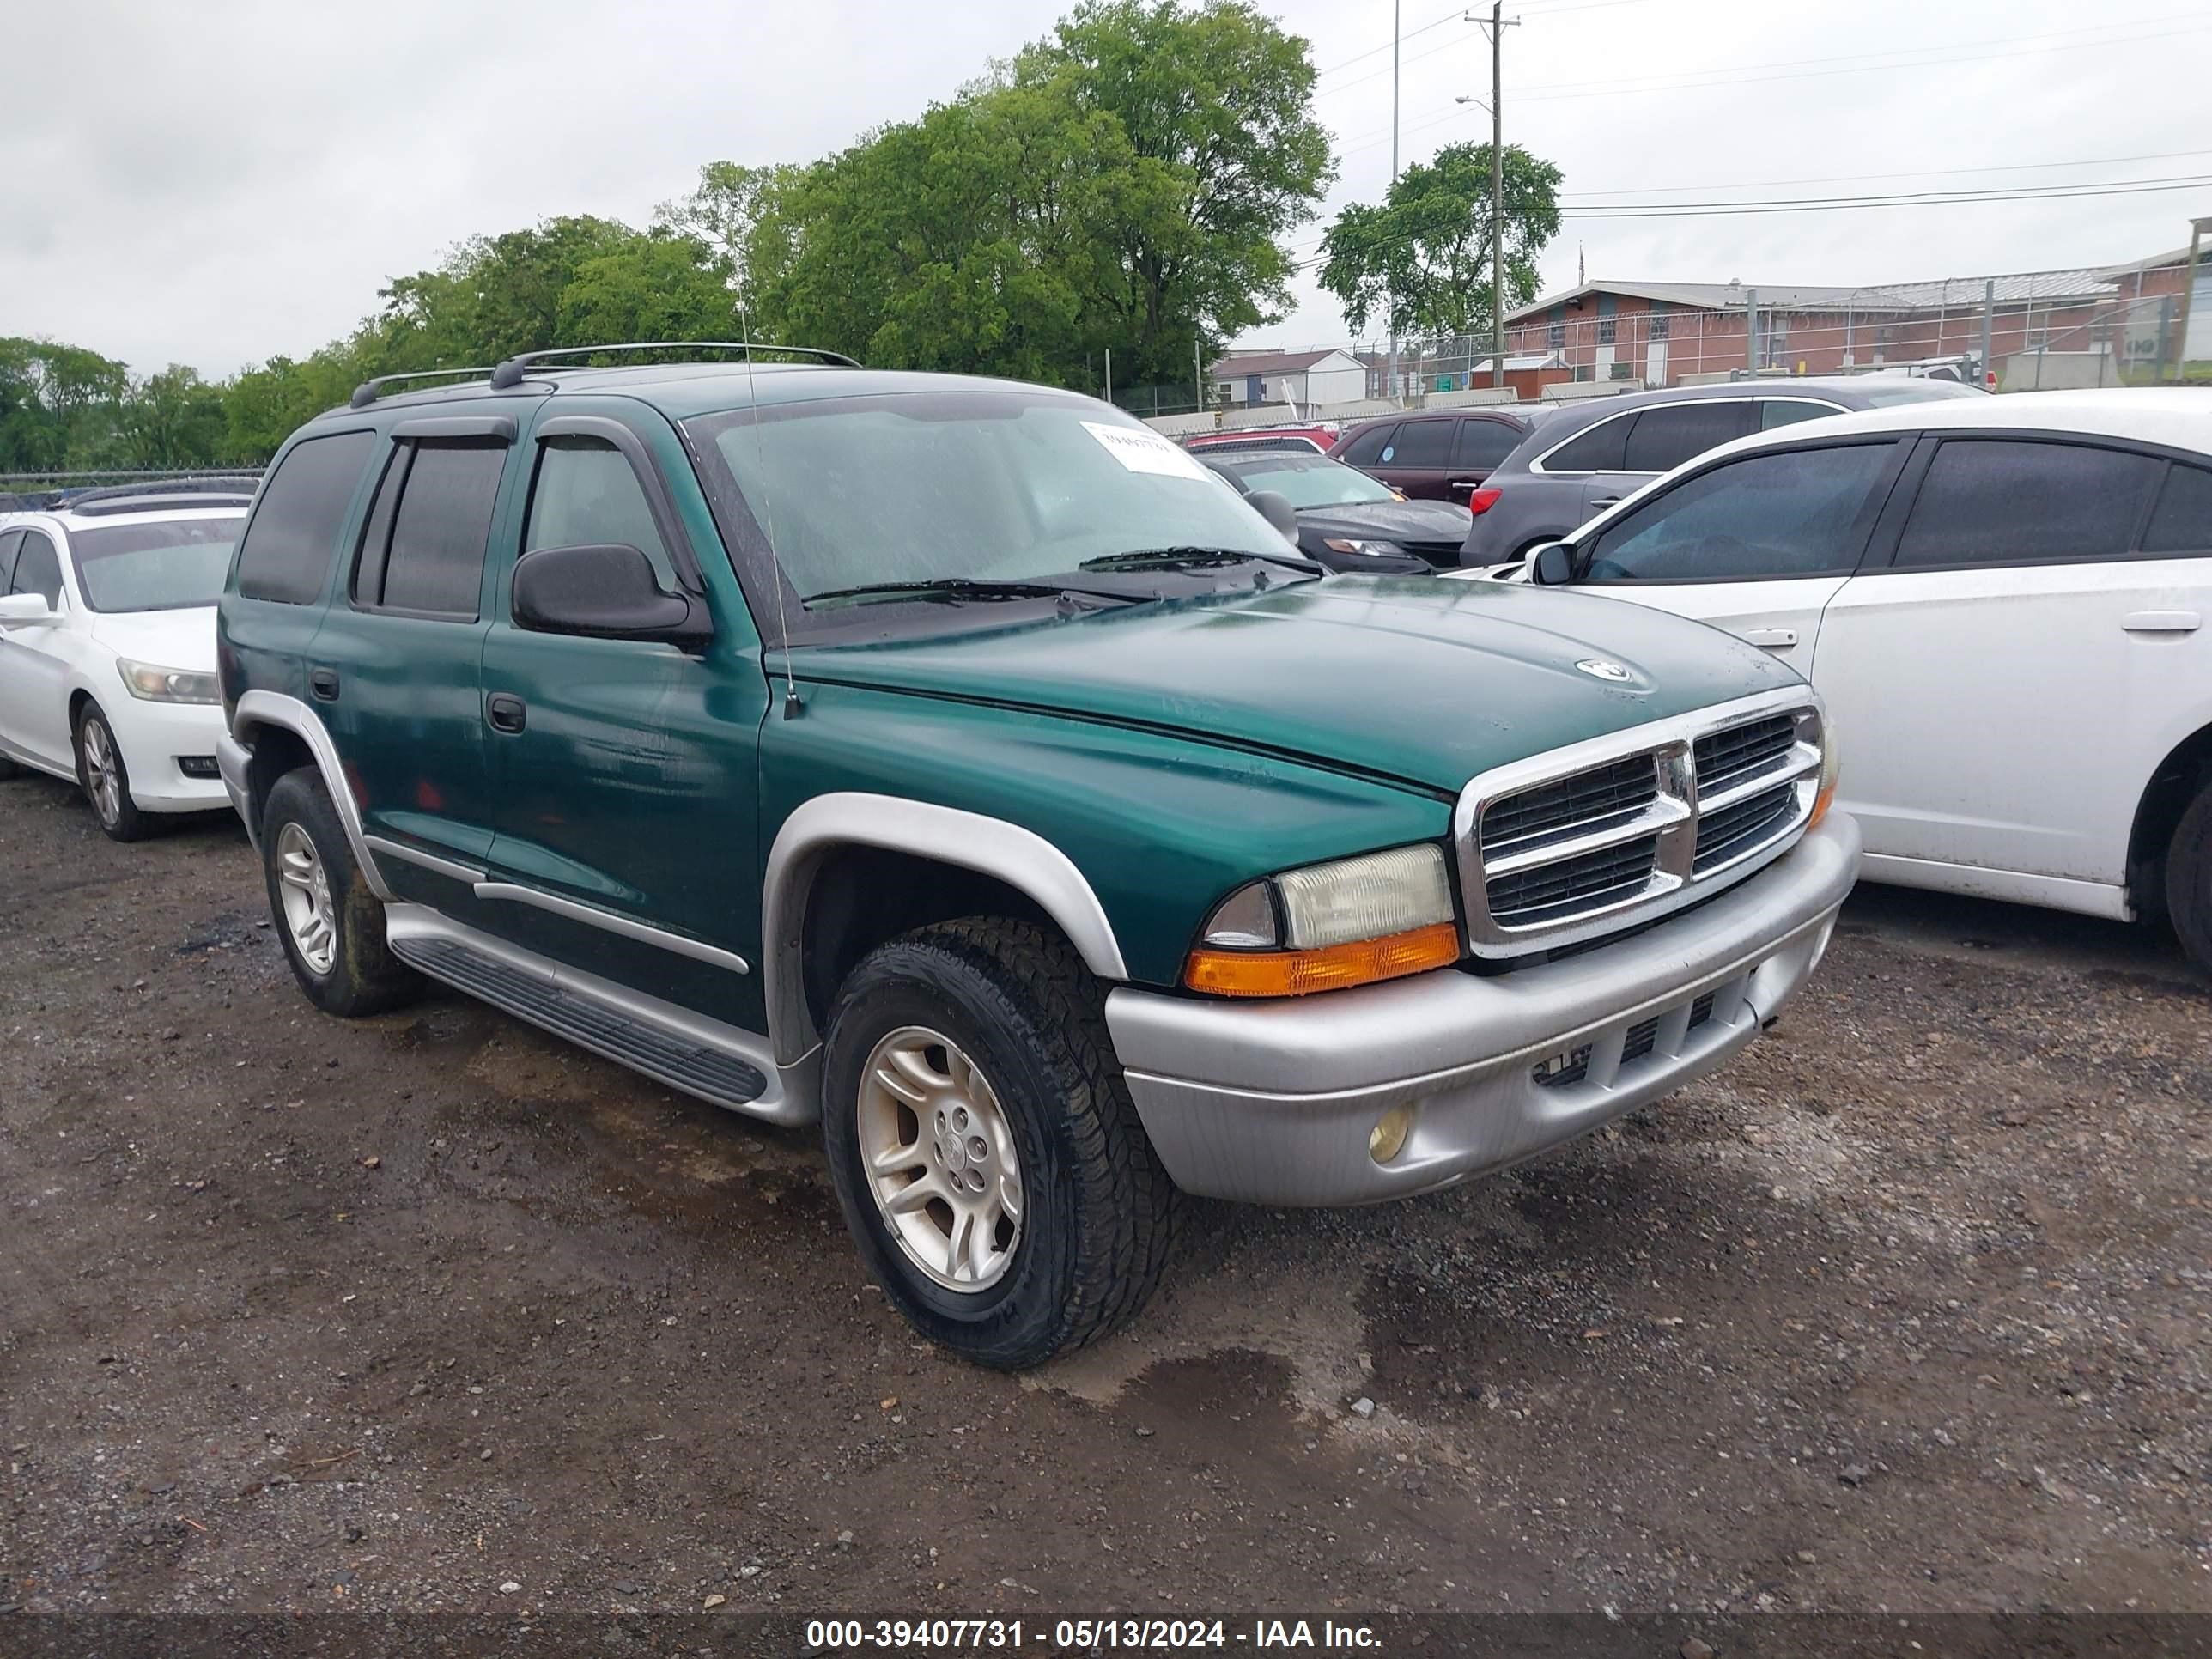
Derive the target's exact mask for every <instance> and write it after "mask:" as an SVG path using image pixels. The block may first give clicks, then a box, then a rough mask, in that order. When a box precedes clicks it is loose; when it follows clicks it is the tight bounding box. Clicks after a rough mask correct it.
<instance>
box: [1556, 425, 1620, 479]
mask: <svg viewBox="0 0 2212 1659" xmlns="http://www.w3.org/2000/svg"><path fill="white" fill-rule="evenodd" d="M1635 418H1636V417H1635V416H1633V415H1616V416H1613V418H1612V419H1610V420H1605V421H1600V422H1598V423H1597V424H1596V425H1595V426H1594V427H1592V428H1590V429H1589V431H1587V432H1583V433H1581V434H1578V435H1577V436H1575V437H1572V438H1570V439H1568V440H1567V441H1566V442H1565V443H1563V444H1561V445H1560V446H1559V447H1558V448H1557V449H1555V450H1553V452H1552V453H1550V454H1549V455H1547V456H1546V457H1545V458H1544V471H1547V472H1618V471H1620V461H1621V455H1622V453H1623V451H1624V450H1625V449H1626V447H1627V444H1628V427H1629V423H1630V422H1632V421H1633V420H1634V419H1635Z"/></svg>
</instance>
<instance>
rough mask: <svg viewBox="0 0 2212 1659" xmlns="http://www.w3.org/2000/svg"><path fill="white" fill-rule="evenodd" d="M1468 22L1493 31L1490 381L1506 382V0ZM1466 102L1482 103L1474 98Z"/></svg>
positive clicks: (1493, 3)
mask: <svg viewBox="0 0 2212 1659" xmlns="http://www.w3.org/2000/svg"><path fill="white" fill-rule="evenodd" d="M1466 16H1467V21H1468V22H1470V23H1473V24H1474V25H1475V26H1476V27H1483V28H1487V29H1488V31H1489V33H1490V383H1491V385H1492V386H1504V384H1505V52H1504V42H1505V31H1506V30H1507V29H1509V28H1510V27H1514V26H1515V25H1516V24H1518V23H1519V22H1520V21H1521V20H1520V19H1519V18H1517V17H1516V18H1515V19H1514V20H1513V22H1512V23H1508V22H1507V21H1505V0H1490V21H1488V23H1485V22H1484V21H1483V20H1482V18H1481V16H1480V15H1479V14H1477V13H1475V12H1468V13H1467V14H1466ZM1459 101H1460V102H1461V103H1462V104H1480V100H1478V99H1474V98H1462V99H1461V100H1459Z"/></svg>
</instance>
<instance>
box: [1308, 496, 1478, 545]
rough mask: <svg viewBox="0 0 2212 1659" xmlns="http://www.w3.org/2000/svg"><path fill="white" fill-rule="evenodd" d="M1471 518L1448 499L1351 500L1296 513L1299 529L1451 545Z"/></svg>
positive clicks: (1462, 536)
mask: <svg viewBox="0 0 2212 1659" xmlns="http://www.w3.org/2000/svg"><path fill="white" fill-rule="evenodd" d="M1473 522H1474V515H1473V514H1472V513H1469V512H1468V510H1467V509H1466V508H1465V507H1454V506H1452V505H1451V504H1450V503H1449V501H1353V502H1347V503H1345V504H1343V505H1340V506H1336V507H1308V508H1306V509H1305V510H1304V512H1302V513H1299V514H1298V526H1299V528H1300V529H1303V530H1316V531H1319V532H1321V533H1322V535H1325V536H1346V537H1364V538H1373V539H1377V540H1380V539H1384V538H1387V539H1389V540H1390V541H1394V542H1399V541H1406V542H1449V543H1450V544H1452V545H1453V546H1454V547H1457V546H1458V545H1459V544H1460V543H1461V542H1462V541H1464V540H1465V539H1466V538H1467V527H1468V525H1470V524H1472V523H1473Z"/></svg>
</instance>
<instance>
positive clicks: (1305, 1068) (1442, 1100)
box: [1106, 813, 1859, 1204]
mask: <svg viewBox="0 0 2212 1659" xmlns="http://www.w3.org/2000/svg"><path fill="white" fill-rule="evenodd" d="M1858 856H1859V836H1858V827H1857V824H1855V823H1852V822H1851V821H1850V819H1849V818H1848V817H1844V816H1843V815H1841V814H1838V813H1831V814H1829V816H1828V817H1827V818H1826V820H1824V821H1823V822H1822V823H1821V824H1820V826H1819V827H1818V828H1817V829H1814V830H1813V831H1812V832H1811V833H1809V834H1808V835H1807V836H1804V837H1803V839H1802V840H1801V841H1800V842H1798V843H1797V845H1796V847H1794V848H1791V849H1790V852H1789V853H1788V854H1785V855H1784V856H1783V857H1782V858H1780V859H1778V860H1775V861H1774V862H1773V863H1772V864H1771V865H1770V866H1767V867H1766V868H1765V869H1764V870H1762V871H1760V872H1759V873H1758V874H1757V875H1756V876H1754V877H1752V878H1749V879H1747V880H1746V881H1745V882H1743V883H1742V884H1740V885H1738V886H1736V887H1734V888H1731V889H1730V890H1728V891H1726V892H1724V893H1723V894H1721V895H1720V896H1717V897H1716V898H1713V899H1712V900H1711V901H1710V902H1707V903H1705V904H1704V905H1701V906H1699V908H1697V909H1695V910H1693V911H1691V912H1689V913H1688V914H1686V915H1677V916H1674V917H1671V918H1669V919H1668V920H1667V921H1662V922H1661V923H1660V924H1659V925H1657V926H1656V927H1651V928H1649V929H1647V930H1646V931H1645V932H1644V933H1639V934H1637V935H1636V936H1635V937H1633V938H1632V939H1623V940H1620V941H1619V942H1617V943H1613V944H1609V945H1602V946H1600V947H1598V948H1596V949H1594V950H1591V951H1586V952H1584V953H1583V954H1582V955H1580V956H1577V957H1570V958H1569V959H1567V960H1566V961H1564V962H1559V963H1547V964H1544V965H1542V966H1540V967H1532V968H1524V969H1520V970H1518V971H1517V972H1515V973H1512V974H1509V975H1501V976H1498V977H1493V978H1485V977H1482V976H1479V975H1473V974H1468V973H1462V972H1460V971H1457V970H1455V969H1447V970H1439V971H1437V972H1434V973H1429V974H1423V975H1418V976H1416V977H1414V978H1412V979H1407V980H1401V981H1396V982H1395V983H1392V984H1389V985H1377V986H1371V987H1365V988H1363V989H1360V990H1356V991H1337V992H1330V993H1328V994H1323V995H1321V996H1316V997H1311V998H1305V999H1296V1000H1283V1001H1279V1002H1265V1003H1237V1002H1225V1001H1218V1000H1199V999H1195V998H1188V997H1170V996H1162V995H1159V994H1156V993H1152V992H1145V991H1137V990H1133V989H1129V988H1127V987H1123V988H1121V989H1118V990H1116V991H1115V992H1114V993H1113V994H1111V995H1110V996H1109V998H1108V999H1107V1003H1106V1018H1107V1024H1108V1026H1109V1030H1111V1032H1112V1034H1113V1037H1114V1045H1115V1053H1116V1054H1117V1055H1118V1057H1119V1058H1120V1060H1121V1064H1122V1066H1123V1067H1124V1068H1125V1070H1126V1072H1127V1078H1128V1084H1129V1091H1130V1093H1131V1096H1132V1097H1133V1099H1134V1100H1135V1103H1136V1106H1137V1110H1138V1113H1139V1115H1140V1116H1141V1117H1142V1118H1143V1120H1144V1124H1145V1128H1146V1133H1148V1134H1149V1135H1150V1136H1151V1138H1152V1144H1153V1146H1155V1147H1156V1148H1157V1149H1158V1152H1159V1154H1160V1158H1161V1159H1162V1161H1163V1162H1164V1164H1166V1166H1167V1170H1168V1173H1169V1174H1170V1176H1173V1177H1174V1178H1175V1180H1176V1183H1177V1184H1178V1185H1179V1186H1181V1187H1182V1188H1184V1189H1185V1190H1187V1191H1189V1192H1194V1193H1198V1194H1204V1195H1206V1196H1210V1197H1217V1198H1231V1199H1242V1200H1248V1201H1251V1202H1255V1203H1267V1204H1357V1203H1364V1202H1369V1201H1371V1200H1378V1199H1385V1198H1396V1197H1403V1196H1407V1195H1409V1194H1414V1193H1419V1192H1425V1191H1428V1190H1431V1188H1437V1187H1444V1186H1449V1185H1451V1184H1452V1183H1454V1182H1458V1181H1462V1180H1465V1179H1467V1178H1468V1177H1469V1176H1474V1175H1480V1174H1483V1173H1486V1172H1488V1171H1491V1170H1497V1169H1501V1168H1503V1167H1504V1166H1505V1165H1507V1164H1512V1163H1516V1162H1518V1161H1519V1160H1521V1159H1522V1158H1528V1157H1529V1156H1532V1155H1533V1154H1534V1153H1537V1152H1542V1151H1544V1150H1546V1149H1547V1148H1548V1147H1551V1146H1556V1145H1558V1144H1559V1143H1560V1142H1562V1141H1565V1140H1568V1139H1572V1138H1573V1137H1575V1136H1577V1135H1579V1134H1583V1133H1587V1132H1588V1131H1589V1130H1591V1129H1594V1128H1595V1127H1598V1126H1599V1125H1600V1124H1601V1123H1604V1122H1605V1121H1607V1120H1609V1119H1611V1118H1613V1117H1617V1116H1619V1115H1620V1114H1621V1113H1623V1112H1626V1111H1630V1110H1632V1109H1634V1108H1636V1107H1638V1106H1640V1105H1644V1104H1645V1103H1648V1102H1650V1101H1652V1100H1656V1099H1657V1098H1658V1097H1661V1096H1662V1095H1665V1094H1668V1093H1669V1092H1671V1091H1673V1090H1674V1089H1676V1088H1679V1087H1680V1086H1681V1085H1683V1084H1685V1083H1686V1082H1689V1081H1690V1080H1691V1079H1693V1078H1696V1077H1698V1076H1700V1075H1702V1074H1703V1073H1705V1072H1707V1071H1710V1070H1711V1069H1712V1068H1713V1067H1714V1066H1717V1065H1719V1064H1720V1063H1721V1062H1722V1061H1723V1060H1725V1059H1726V1058H1727V1057H1728V1056H1729V1054H1733V1053H1735V1050H1736V1049H1738V1048H1741V1047H1742V1046H1743V1045H1744V1044H1746V1043H1747V1042H1750V1041H1751V1039H1752V1038H1753V1036H1756V1035H1758V1032H1759V1027H1760V1024H1762V1022H1764V1021H1765V1019H1767V1018H1769V1017H1771V1015H1772V1014H1773V1013H1774V1012H1775V1011H1776V1009H1778V1007H1779V1006H1781V1005H1782V1003H1783V1002H1784V1000H1787V999H1788V997H1789V996H1790V994H1791V993H1793V992H1794V991H1796V988H1797V987H1798V986H1799V985H1801V984H1802V983H1803V981H1804V980H1805V977H1806V975H1808V974H1809V973H1811V971H1812V970H1813V968H1814V965H1815V964H1816V963H1818V962H1819V960H1820V955H1821V953H1822V951H1825V950H1826V946H1827V942H1828V937H1829V933H1830V932H1831V931H1832V928H1833V926H1834V923H1835V915H1836V910H1837V908H1838V906H1839V905H1840V904H1841V903H1842V902H1843V899H1844V894H1845V893H1847V892H1848V891H1850V886H1851V883H1852V880H1853V878H1854V877H1855V876H1856V874H1857V868H1858ZM1707 993H1711V994H1712V996H1713V999H1714V1000H1713V1004H1712V1012H1711V1018H1708V1019H1707V1020H1706V1021H1705V1022H1704V1023H1703V1024H1699V1025H1698V1026H1696V1027H1694V1028H1692V1026H1691V1025H1690V1023H1689V1022H1690V1018H1691V1009H1692V1004H1693V1003H1695V1002H1696V1001H1697V1000H1698V999H1699V998H1700V997H1702V996H1704V995H1705V994H1707ZM1654 1021H1656V1035H1655V1036H1654V1037H1653V1039H1652V1042H1651V1046H1650V1050H1649V1051H1648V1052H1646V1053H1644V1054H1641V1055H1639V1056H1634V1057H1630V1058H1627V1059H1624V1048H1625V1047H1626V1042H1627V1039H1628V1037H1629V1035H1630V1033H1631V1032H1632V1030H1634V1029H1635V1028H1637V1027H1638V1026H1640V1025H1643V1024H1646V1023H1648V1022H1654ZM1584 1048H1587V1049H1588V1050H1589V1054H1588V1056H1587V1060H1586V1064H1587V1073H1586V1076H1585V1077H1584V1079H1583V1080H1582V1081H1580V1082H1576V1083H1571V1084H1567V1085H1559V1086H1550V1087H1547V1086H1545V1085H1540V1084H1538V1083H1537V1082H1536V1081H1535V1080H1534V1076H1533V1072H1534V1067H1536V1066H1539V1065H1541V1064H1544V1063H1545V1062H1547V1061H1550V1060H1557V1059H1560V1058H1563V1057H1565V1056H1569V1055H1572V1054H1577V1053H1578V1052H1580V1051H1581V1050H1583V1049H1584ZM1401 1104H1403V1105H1409V1106H1411V1107H1412V1108H1413V1115H1414V1122H1413V1130H1412V1133H1411V1134H1410V1135H1409V1136H1408V1138H1407V1144H1406V1146H1405V1147H1404V1149H1403V1150H1402V1151H1401V1152H1400V1153H1399V1154H1398V1155H1397V1156H1396V1157H1395V1158H1393V1159H1392V1160H1391V1161H1390V1163H1389V1164H1376V1162H1375V1161H1374V1159H1373V1158H1371V1157H1370V1155H1369V1153H1368V1150H1367V1139H1368V1134H1369V1132H1370V1130H1371V1129H1372V1128H1373V1127H1375V1122H1376V1118H1377V1117H1379V1116H1380V1115H1382V1114H1383V1112H1385V1111H1387V1110H1389V1109H1390V1108H1392V1107H1394V1106H1397V1105H1401Z"/></svg>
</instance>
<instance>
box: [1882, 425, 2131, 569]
mask: <svg viewBox="0 0 2212 1659" xmlns="http://www.w3.org/2000/svg"><path fill="white" fill-rule="evenodd" d="M2159 468H2160V463H2159V462H2157V461H2155V460H2154V459H2151V458H2150V457H2149V456H2148V455H2137V454H2133V453H2129V452H2128V451H2125V450H2118V449H2092V448H2090V447H2087V445H2084V444H2060V443H2028V442H2022V441H2016V440H2005V439H1994V438H1991V439H1984V438H1960V439H1954V441H1951V442H1949V443H1947V444H1945V445H1944V446H1943V447H1942V448H1940V449H1938V450H1937V451H1936V459H1935V460H1934V461H1933V462H1931V463H1930V464H1929V468H1928V477H1927V478H1926V480H1925V481H1924V482H1923V483H1922V484H1921V486H1920V494H1919V496H1918V498H1917V500H1915V501H1914V502H1913V503H1912V516H1911V518H1910V519H1908V520H1905V533H1904V535H1903V536H1902V537H1901V538H1899V541H1898V544H1897V562H1898V563H1899V565H1930V564H2044V563H2050V562H2054V561H2066V560H2073V559H2109V558H2113V557H2116V556H2118V555H2119V554H2122V553H2124V552H2126V551H2127V548H2128V538H2129V536H2130V534H2131V533H2132V532H2134V529H2135V526H2136V513H2137V512H2138V511H2139V510H2140V509H2141V507H2142V500H2143V495H2144V494H2145V492H2147V491H2148V489H2150V487H2151V485H2152V484H2153V483H2155V482H2156V481H2157V478H2158V474H2159Z"/></svg>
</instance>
